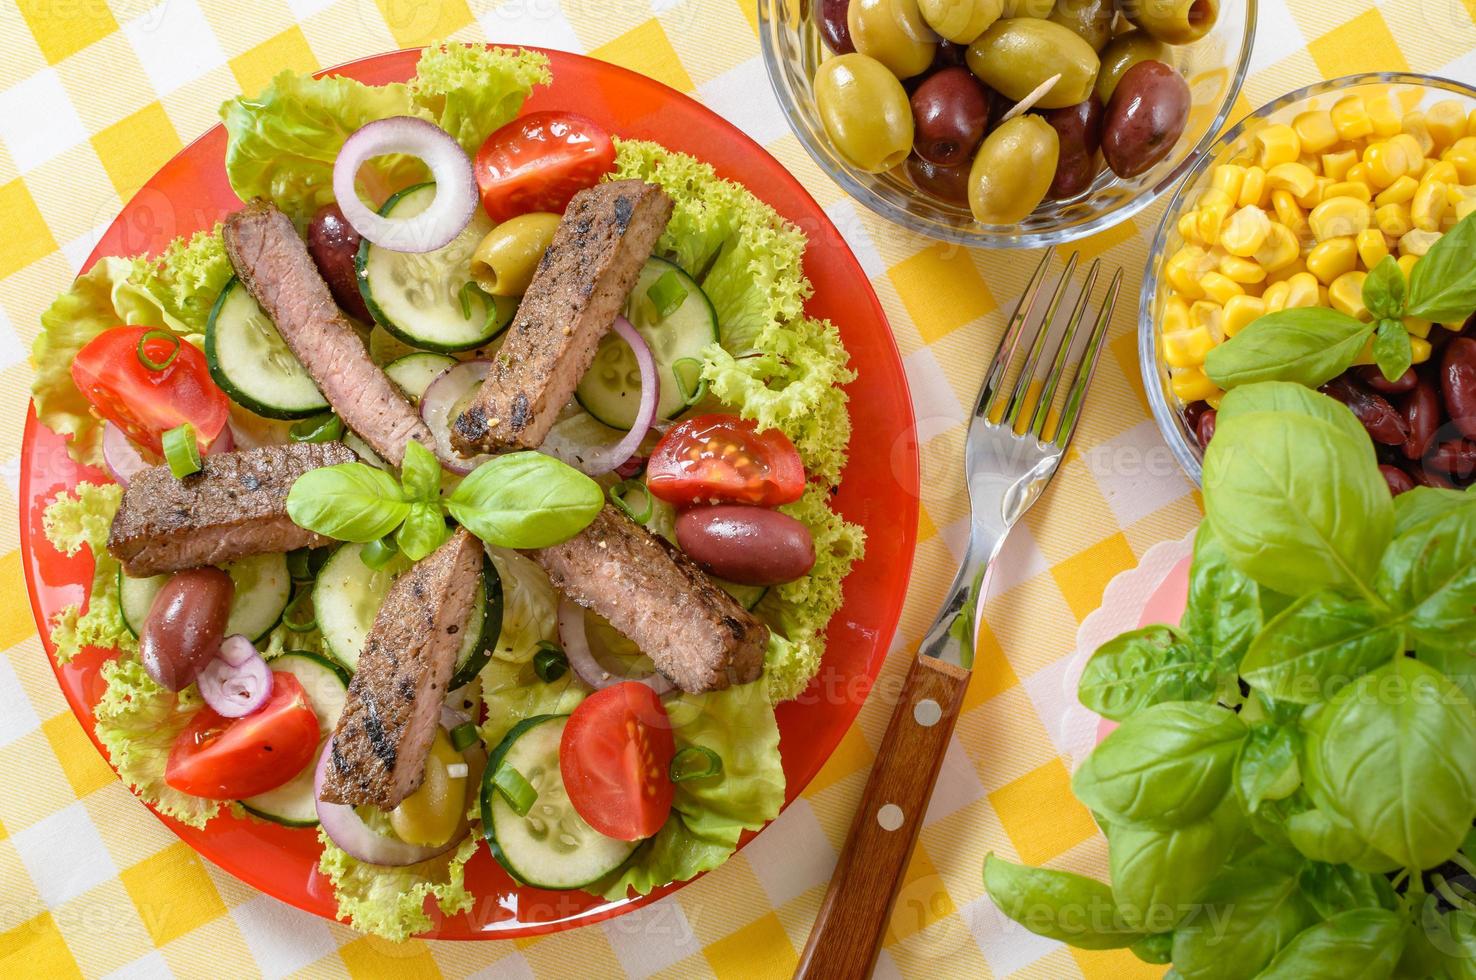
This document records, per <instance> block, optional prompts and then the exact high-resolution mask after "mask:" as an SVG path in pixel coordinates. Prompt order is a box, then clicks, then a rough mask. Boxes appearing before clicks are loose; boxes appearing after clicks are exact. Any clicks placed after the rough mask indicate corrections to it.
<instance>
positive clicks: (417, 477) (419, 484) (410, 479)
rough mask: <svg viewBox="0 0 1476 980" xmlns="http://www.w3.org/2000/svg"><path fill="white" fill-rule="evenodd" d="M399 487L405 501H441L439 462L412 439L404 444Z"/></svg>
mask: <svg viewBox="0 0 1476 980" xmlns="http://www.w3.org/2000/svg"><path fill="white" fill-rule="evenodd" d="M400 486H402V487H404V489H405V498H406V499H407V500H418V501H421V502H423V503H428V504H429V503H437V502H438V501H440V499H441V462H440V460H438V459H436V457H435V455H434V454H433V453H432V452H431V451H430V450H429V449H427V448H425V447H424V446H422V445H421V444H420V443H418V442H416V441H415V440H414V439H411V440H410V441H408V442H406V443H405V460H404V462H403V463H401V464H400Z"/></svg>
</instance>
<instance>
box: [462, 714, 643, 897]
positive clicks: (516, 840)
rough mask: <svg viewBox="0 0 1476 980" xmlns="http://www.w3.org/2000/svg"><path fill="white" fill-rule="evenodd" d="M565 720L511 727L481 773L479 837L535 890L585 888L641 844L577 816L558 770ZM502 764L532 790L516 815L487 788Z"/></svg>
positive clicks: (550, 718)
mask: <svg viewBox="0 0 1476 980" xmlns="http://www.w3.org/2000/svg"><path fill="white" fill-rule="evenodd" d="M568 720H569V716H568V715H538V716H536V717H533V718H529V719H528V720H527V721H524V722H520V723H519V724H517V725H515V726H514V727H513V729H512V731H510V732H508V733H507V737H506V738H504V739H503V740H502V742H501V743H499V744H498V746H497V748H496V749H494V750H493V751H492V755H491V757H490V758H489V759H488V760H487V768H486V770H485V771H484V773H483V775H482V832H483V833H484V834H486V836H487V843H488V845H489V846H490V847H491V850H492V856H493V857H495V858H496V859H497V862H498V863H499V864H501V865H502V866H503V867H504V868H506V869H507V872H508V874H510V875H512V876H513V877H514V878H516V879H518V880H519V881H521V882H523V883H524V884H528V885H532V886H533V887H535V888H551V889H558V890H565V889H571V888H583V887H585V886H586V885H590V884H592V883H594V882H596V881H599V880H600V879H601V878H603V877H605V876H606V875H608V874H609V873H610V872H612V871H614V870H615V869H617V868H619V867H620V866H621V865H622V864H624V863H625V862H626V861H627V860H629V858H630V856H631V855H632V854H634V853H635V849H636V848H637V847H639V846H640V843H641V842H640V841H625V840H616V839H615V838H613V837H606V836H605V835H604V834H601V833H599V832H598V831H596V830H595V829H594V828H593V827H591V826H590V825H589V824H587V823H585V822H584V818H582V817H581V816H579V814H578V812H577V811H575V809H574V806H573V804H571V803H570V802H569V796H568V794H567V793H565V791H564V778H563V776H562V775H560V773H559V739H560V738H561V737H562V736H563V734H564V725H565V723H566V722H567V721H568ZM504 762H506V763H507V764H508V765H510V766H512V767H513V768H514V769H516V770H517V771H518V772H520V773H522V775H523V778H524V779H526V780H527V781H528V782H529V783H530V784H532V786H533V788H534V789H535V790H537V791H538V800H537V801H536V802H535V803H534V804H533V809H532V810H530V811H529V813H528V816H526V817H520V816H518V815H517V813H516V812H515V811H514V810H513V808H512V807H510V806H508V803H507V801H506V800H505V799H503V798H502V794H501V793H499V792H498V791H497V788H496V787H495V786H494V785H493V783H492V779H493V776H494V775H495V774H496V772H497V767H498V766H500V765H502V764H503V763H504Z"/></svg>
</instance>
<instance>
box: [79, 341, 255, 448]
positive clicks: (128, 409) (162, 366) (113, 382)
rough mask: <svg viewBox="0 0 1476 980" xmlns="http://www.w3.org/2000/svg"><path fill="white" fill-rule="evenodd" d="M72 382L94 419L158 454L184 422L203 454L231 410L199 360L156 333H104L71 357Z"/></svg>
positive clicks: (186, 346)
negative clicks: (191, 428) (165, 439)
mask: <svg viewBox="0 0 1476 980" xmlns="http://www.w3.org/2000/svg"><path fill="white" fill-rule="evenodd" d="M145 361H147V362H148V363H145ZM72 381H73V383H74V384H76V386H77V390H78V391H80V392H82V395H83V397H84V398H86V399H87V400H88V401H89V402H91V403H92V407H93V408H94V409H95V410H96V411H97V414H98V415H100V416H102V417H103V418H105V419H107V420H108V421H109V422H112V423H113V424H114V425H116V426H118V427H119V428H121V429H122V430H123V431H124V432H125V433H126V434H127V435H128V438H130V439H132V440H133V441H134V442H136V443H138V444H139V445H140V446H143V447H144V448H146V449H151V450H153V451H154V452H155V453H158V454H162V453H163V452H164V447H163V444H162V442H161V440H162V437H163V435H164V433H165V432H168V431H169V430H170V429H173V428H175V427H176V426H179V425H183V424H184V423H186V422H188V423H190V424H191V425H193V426H194V427H195V440H196V442H198V443H199V445H200V451H201V452H204V451H205V450H206V449H208V448H209V447H210V444H211V443H212V442H214V441H215V437H216V436H218V435H220V430H221V429H223V428H225V424H226V418H227V416H228V415H229V414H230V410H231V405H230V401H229V399H227V398H226V396H225V392H223V391H221V390H220V388H219V387H217V386H216V384H215V382H214V381H213V380H211V378H210V368H209V366H208V365H207V364H206V363H205V355H204V354H202V353H201V352H200V350H199V349H198V348H196V347H195V346H194V345H193V344H188V343H185V342H184V341H183V340H180V339H179V338H177V337H175V336H174V335H172V334H170V333H169V332H168V331H165V330H160V329H158V328H156V327H114V328H113V329H111V330H104V331H103V332H102V333H100V334H98V335H97V336H96V337H94V338H92V340H91V341H89V342H88V344H87V346H86V347H83V348H82V349H81V350H80V351H78V352H77V357H76V359H75V360H73V361H72Z"/></svg>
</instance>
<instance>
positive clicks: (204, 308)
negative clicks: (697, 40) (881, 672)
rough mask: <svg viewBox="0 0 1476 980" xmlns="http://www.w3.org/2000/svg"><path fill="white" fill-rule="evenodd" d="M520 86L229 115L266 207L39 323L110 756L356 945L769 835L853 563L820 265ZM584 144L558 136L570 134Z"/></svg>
mask: <svg viewBox="0 0 1476 980" xmlns="http://www.w3.org/2000/svg"><path fill="white" fill-rule="evenodd" d="M548 81H549V74H548V68H547V61H546V59H545V58H544V57H543V56H542V55H541V54H539V53H537V52H531V51H521V50H508V49H498V48H487V47H483V46H480V45H441V46H436V47H432V48H429V49H427V50H426V51H425V52H424V53H423V54H422V56H421V58H420V61H419V63H418V65H417V69H416V72H415V75H414V77H413V78H411V79H410V80H409V81H408V82H406V83H391V84H386V85H378V86H371V85H366V84H363V83H360V82H357V81H354V80H351V79H348V78H343V77H336V76H327V77H323V78H312V77H308V76H299V75H294V74H292V73H290V72H284V73H283V74H281V75H279V76H277V78H276V79H274V80H273V82H272V84H271V85H270V86H269V87H268V88H267V90H266V91H265V92H262V93H260V94H259V95H258V96H256V97H254V98H245V97H243V98H239V99H235V100H232V101H231V102H228V103H226V105H225V106H224V107H223V108H222V117H223V119H224V122H225V129H226V132H227V137H228V141H227V148H226V158H225V165H226V171H227V175H228V177H229V179H230V183H231V187H232V188H233V189H234V190H235V191H236V193H237V194H238V195H239V197H240V198H241V199H242V200H243V201H245V202H247V203H246V204H245V205H244V206H243V207H242V208H240V209H239V210H238V211H236V212H235V213H233V214H230V215H229V216H228V217H226V219H225V220H224V221H223V222H222V223H221V224H219V225H217V226H216V227H215V228H214V229H212V230H210V231H202V232H198V233H196V234H194V235H193V236H190V237H187V238H181V239H177V240H176V241H174V242H173V243H172V244H171V245H170V246H169V247H168V248H167V249H165V250H164V251H163V252H162V253H161V254H159V255H157V256H152V257H150V256H132V257H116V256H109V257H105V258H103V259H100V260H99V261H98V262H97V263H96V264H95V265H94V266H93V267H92V268H91V269H90V270H89V271H87V272H86V273H85V274H83V275H82V276H81V277H79V278H78V279H77V280H76V282H75V283H74V284H73V285H72V287H71V288H70V289H69V290H68V291H67V292H66V293H64V294H63V295H61V296H60V297H59V298H58V299H57V300H56V302H55V303H53V304H52V306H51V308H50V309H49V310H48V311H47V312H46V314H45V315H44V317H43V332H42V334H41V336H40V338H39V339H38V341H37V343H36V347H35V352H34V354H35V363H36V368H37V377H36V381H35V386H34V392H33V393H34V400H35V407H36V413H37V418H38V420H39V421H40V422H41V423H42V424H44V425H46V426H48V427H50V428H51V429H52V430H54V431H56V432H57V433H59V434H62V435H63V436H65V437H67V439H68V450H69V452H70V453H71V454H72V456H73V457H74V458H76V459H77V460H78V461H79V462H81V463H84V464H87V465H90V466H93V467H97V468H99V469H105V470H106V471H107V472H108V473H110V474H111V475H112V477H113V482H106V481H102V480H98V481H94V482H83V483H80V484H79V485H77V486H76V487H74V488H72V489H70V490H63V491H61V492H59V493H58V494H57V495H56V497H55V499H54V500H53V501H51V502H50V503H49V504H48V505H47V507H46V509H45V515H44V526H45V531H46V535H47V537H48V539H49V540H50V541H51V543H52V544H53V545H54V546H55V547H56V548H57V549H58V550H59V551H61V552H63V553H67V554H72V553H76V552H78V551H79V550H81V549H83V548H86V549H88V550H89V551H90V552H91V555H92V557H93V559H94V563H95V570H94V575H93V581H92V585H91V589H90V591H89V593H88V595H87V598H86V601H85V602H83V603H81V604H79V605H76V606H72V607H70V608H68V609H65V610H63V611H62V613H60V614H59V615H58V616H57V617H56V618H55V619H54V620H53V622H52V623H51V624H50V627H51V629H50V632H51V641H52V645H53V646H54V648H55V653H56V657H57V659H58V661H59V662H66V661H67V660H69V659H71V658H72V657H74V656H76V655H77V654H78V653H80V652H81V651H82V650H83V649H85V648H102V649H104V650H116V656H114V657H112V658H111V659H109V660H107V661H106V662H105V663H104V664H103V666H102V669H101V685H102V687H103V690H102V694H101V699H100V700H99V702H98V703H97V705H96V707H95V709H94V716H95V720H96V735H97V738H98V740H99V741H100V742H101V743H102V745H103V746H104V747H105V748H106V750H107V752H108V755H109V757H110V759H111V761H112V763H113V765H114V766H115V768H116V769H117V770H118V772H119V775H120V776H121V777H122V778H123V780H124V781H125V782H126V783H128V784H129V785H130V786H131V787H132V788H133V790H134V791H135V792H136V793H137V794H138V795H139V796H141V797H142V798H143V799H144V800H145V801H147V802H148V803H149V804H150V805H152V806H153V807H154V808H155V809H156V810H157V811H158V812H160V813H161V814H164V815H166V816H168V817H171V818H173V819H175V820H178V821H180V822H181V823H184V824H187V825H190V826H194V827H201V826H204V825H205V824H206V823H207V822H208V821H210V820H211V819H213V818H215V817H216V816H217V815H220V814H222V813H223V812H231V813H234V814H236V815H237V816H243V817H247V818H250V819H259V820H266V821H272V822H275V823H278V824H282V825H285V826H288V827H298V828H313V827H316V828H317V833H318V836H319V838H320V839H321V841H322V844H323V853H322V858H321V860H320V863H319V869H320V870H321V872H322V873H323V874H324V875H325V876H326V877H327V878H328V879H329V880H330V881H331V883H332V884H333V887H334V889H335V892H336V895H337V900H338V910H339V914H340V917H341V918H343V919H345V920H346V921H349V922H350V923H351V924H352V925H354V926H355V927H356V928H358V929H361V930H363V931H366V932H372V933H376V934H378V935H382V936H386V937H389V938H392V939H402V938H405V937H407V936H409V935H411V934H413V933H416V932H421V931H424V930H426V929H428V928H430V926H431V925H432V920H431V917H430V915H429V913H428V912H427V908H428V907H429V905H430V903H429V902H427V899H433V900H434V903H435V905H437V906H439V908H440V910H441V911H442V912H444V913H446V914H451V913H455V912H458V911H462V910H464V909H467V908H469V907H470V906H471V904H472V900H473V896H472V895H471V894H470V893H469V892H468V890H467V888H466V886H465V883H464V867H465V864H466V862H467V861H468V860H469V859H470V858H471V856H472V855H473V854H474V853H475V852H476V851H477V849H478V848H480V847H481V846H482V844H483V843H484V842H485V843H486V844H487V845H488V847H489V849H490V851H491V853H492V855H493V856H494V857H495V858H496V860H497V861H498V862H499V863H500V864H501V865H502V867H503V868H504V869H506V871H507V872H508V873H509V874H510V875H511V876H512V877H513V878H514V879H515V880H517V881H518V882H521V883H523V884H526V885H530V886H533V887H537V888H544V889H555V890H558V889H578V890H582V891H585V892H590V893H592V894H595V895H602V896H605V897H607V898H611V899H619V898H625V897H628V896H630V895H632V894H636V895H642V894H647V893H649V892H650V891H652V890H653V889H655V888H658V887H660V886H662V885H665V884H668V883H670V882H674V881H683V880H686V879H688V878H691V877H692V876H694V875H696V874H699V873H701V872H703V871H706V870H709V869H711V868H714V867H716V866H718V865H720V864H721V863H723V862H724V861H725V860H726V859H727V858H728V856H729V855H731V854H732V852H733V851H734V850H735V849H736V847H737V844H738V841H739V838H740V836H741V835H742V834H743V832H744V831H748V830H757V829H759V828H760V827H762V826H763V825H764V824H765V823H766V822H767V821H769V820H771V819H772V818H773V817H774V816H776V815H777V813H778V811H779V808H780V806H781V805H782V804H783V801H784V789H785V786H784V772H783V769H782V766H781V760H780V756H779V734H778V728H777V725H776V723H775V718H774V706H775V705H776V704H778V703H780V702H782V701H784V700H788V699H791V698H794V697H795V696H797V695H798V694H799V693H800V692H801V691H803V690H804V688H805V686H806V685H807V684H808V683H809V681H810V679H811V678H812V677H813V676H814V675H815V673H816V671H817V670H818V667H819V663H820V659H821V655H822V653H823V650H824V638H823V631H824V629H825V627H826V624H827V623H828V622H829V620H830V617H831V616H832V614H833V613H834V612H835V610H836V609H837V608H839V606H840V602H841V583H842V580H843V579H844V577H845V576H846V574H847V572H848V571H849V569H850V566H851V564H852V563H853V562H854V561H855V560H856V559H858V558H859V557H860V555H861V552H862V546H863V542H862V534H861V531H860V529H859V528H857V527H855V526H853V525H851V524H848V523H847V522H845V521H844V520H843V519H842V518H841V517H840V516H839V515H837V514H836V513H835V512H834V511H833V510H832V509H831V507H830V504H829V496H830V492H831V490H832V489H833V488H834V487H835V485H836V484H837V482H838V481H839V478H840V472H841V469H842V467H843V465H844V463H845V458H846V447H847V443H848V442H849V437H850V422H849V416H848V412H847V406H846V394H845V391H844V389H843V387H841V386H842V385H844V384H845V383H846V382H848V381H849V380H850V379H851V377H852V375H851V373H850V371H849V369H848V367H847V355H846V352H845V350H844V348H843V347H842V346H841V343H840V340H839V335H838V333H837V331H836V329H835V327H834V326H833V325H832V324H830V323H828V322H825V321H821V320H816V319H813V318H810V317H808V316H806V315H805V312H804V303H805V300H806V298H807V297H808V295H809V292H810V284H809V282H808V281H807V279H806V278H805V276H804V272H803V269H802V264H801V259H802V255H803V251H804V248H805V237H804V235H803V233H802V232H800V231H799V230H798V229H797V228H796V227H794V226H793V225H790V224H789V223H787V222H786V221H784V220H783V219H782V218H781V217H780V216H779V215H778V214H777V213H776V212H774V211H773V209H771V208H770V207H769V206H768V205H766V204H764V203H763V202H762V201H760V200H759V199H758V198H757V197H755V196H754V195H753V194H752V193H751V192H749V191H748V190H747V189H745V188H744V187H742V186H741V185H739V184H737V183H734V182H732V181H729V180H724V179H720V178H718V177H717V176H716V174H715V173H714V172H713V170H712V168H711V167H710V166H708V165H706V164H704V163H702V162H701V161H699V160H696V159H694V158H692V157H690V156H686V155H684V154H681V153H677V152H674V151H671V150H668V149H666V148H664V147H662V146H660V145H657V144H655V143H650V142H641V141H636V140H622V139H620V138H618V137H617V136H612V135H611V134H607V133H606V132H604V131H603V130H602V129H601V128H600V127H599V126H598V125H597V124H596V123H594V122H593V121H591V120H589V119H587V118H584V117H583V116H580V115H579V114H577V112H573V111H563V110H558V111H544V112H533V113H526V114H523V115H521V116H520V115H519V110H520V108H521V106H522V103H523V101H524V99H525V98H526V97H527V95H528V94H529V92H530V91H531V90H532V89H533V88H534V87H535V86H537V85H540V84H546V83H547V82H548ZM571 108H577V107H571Z"/></svg>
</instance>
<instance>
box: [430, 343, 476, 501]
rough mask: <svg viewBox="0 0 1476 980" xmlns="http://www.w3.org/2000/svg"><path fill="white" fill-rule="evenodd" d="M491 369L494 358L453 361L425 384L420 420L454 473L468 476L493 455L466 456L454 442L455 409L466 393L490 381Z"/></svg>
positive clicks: (437, 451)
mask: <svg viewBox="0 0 1476 980" xmlns="http://www.w3.org/2000/svg"><path fill="white" fill-rule="evenodd" d="M491 370H492V362H491V361H462V362H461V363H460V364H453V365H451V366H450V367H448V368H447V369H446V370H444V371H442V372H441V373H440V374H438V375H436V377H435V380H433V381H432V382H431V383H430V384H429V385H427V386H426V389H425V393H424V394H422V395H421V396H420V420H421V421H422V422H424V423H425V425H426V428H428V429H430V430H431V436H432V437H434V439H435V440H436V447H435V448H436V455H437V456H439V457H440V458H441V460H442V461H443V462H445V463H446V468H447V469H448V470H450V471H451V472H452V473H461V474H463V475H465V474H467V473H470V472H471V471H472V470H474V469H476V468H477V467H478V466H479V465H480V464H482V463H484V462H486V461H487V460H489V459H491V458H492V457H490V456H485V455H483V456H473V457H471V458H467V457H466V456H463V455H461V454H460V453H459V452H457V451H456V447H455V446H453V445H451V424H452V423H453V422H455V421H456V420H455V419H454V418H452V417H451V412H452V410H453V409H455V408H456V403H457V402H459V401H461V399H462V397H463V396H464V395H466V393H467V392H469V391H473V390H475V389H476V388H478V387H480V386H481V384H482V382H484V381H486V380H487V374H488V373H489V372H490V371H491Z"/></svg>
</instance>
